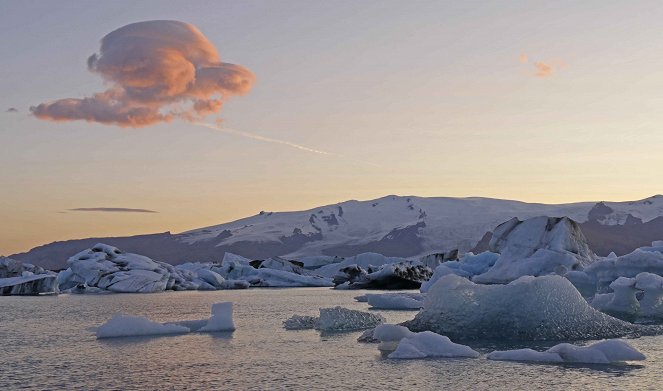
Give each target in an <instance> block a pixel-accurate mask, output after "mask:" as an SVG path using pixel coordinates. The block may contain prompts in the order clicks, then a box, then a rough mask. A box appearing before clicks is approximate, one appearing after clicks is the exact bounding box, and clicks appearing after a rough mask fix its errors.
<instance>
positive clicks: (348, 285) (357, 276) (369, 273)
mask: <svg viewBox="0 0 663 391" xmlns="http://www.w3.org/2000/svg"><path fill="white" fill-rule="evenodd" d="M432 274H433V272H432V271H431V269H430V268H429V267H427V266H424V265H422V264H421V263H420V262H419V261H405V262H399V263H388V264H384V265H382V266H379V267H373V266H369V267H368V269H366V270H364V269H363V268H362V267H361V266H359V265H350V266H346V267H344V268H341V269H340V270H339V271H338V273H337V274H336V275H335V276H334V285H336V288H337V289H418V288H419V287H421V284H422V283H423V282H425V281H427V280H428V279H430V277H431V275H432Z"/></svg>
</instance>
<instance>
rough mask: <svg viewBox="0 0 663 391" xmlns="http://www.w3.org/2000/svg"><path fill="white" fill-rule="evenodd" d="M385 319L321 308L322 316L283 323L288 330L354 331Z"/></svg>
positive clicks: (362, 313)
mask: <svg viewBox="0 0 663 391" xmlns="http://www.w3.org/2000/svg"><path fill="white" fill-rule="evenodd" d="M384 321H385V319H384V317H383V316H382V315H380V314H372V313H370V312H364V311H357V310H350V309H347V308H343V307H332V308H320V316H319V317H315V316H301V315H293V316H292V317H291V318H290V319H288V320H285V321H284V322H283V327H285V328H286V329H288V330H303V329H316V330H321V331H354V330H364V329H370V328H373V327H375V326H377V325H379V324H381V323H384Z"/></svg>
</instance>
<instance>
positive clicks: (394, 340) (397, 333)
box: [372, 324, 415, 352]
mask: <svg viewBox="0 0 663 391" xmlns="http://www.w3.org/2000/svg"><path fill="white" fill-rule="evenodd" d="M414 335H415V333H413V332H412V331H410V330H409V329H408V328H407V327H405V326H399V325H395V324H381V325H379V326H377V327H376V328H375V329H374V330H373V334H372V339H374V340H378V341H380V345H378V349H379V350H380V351H386V352H392V351H394V350H396V347H397V346H398V343H399V342H400V341H401V339H403V338H411V337H414Z"/></svg>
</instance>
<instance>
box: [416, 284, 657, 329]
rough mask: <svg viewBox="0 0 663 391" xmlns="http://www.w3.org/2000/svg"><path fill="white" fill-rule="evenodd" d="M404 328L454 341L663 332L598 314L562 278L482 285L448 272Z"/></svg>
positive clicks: (428, 294)
mask: <svg viewBox="0 0 663 391" xmlns="http://www.w3.org/2000/svg"><path fill="white" fill-rule="evenodd" d="M404 325H405V326H407V327H408V328H409V329H410V330H412V331H424V330H431V331H434V332H436V333H439V334H443V335H447V336H449V337H450V338H452V339H507V340H580V339H583V340H585V339H600V338H613V337H619V336H624V335H629V334H637V333H657V332H661V329H660V328H657V327H653V326H652V327H645V326H639V325H633V324H630V323H628V322H624V321H621V320H619V319H615V318H613V317H610V316H608V315H606V314H603V313H601V312H599V311H597V310H595V309H594V308H592V307H591V306H590V305H589V304H587V302H586V301H585V299H583V297H582V296H581V295H580V293H579V292H578V291H577V290H576V289H575V288H574V287H573V285H572V284H571V283H570V282H569V281H568V280H567V279H565V278H563V277H560V276H542V277H531V276H524V277H521V278H519V279H517V280H515V281H513V282H511V283H509V284H507V285H479V284H475V283H473V282H471V281H469V280H468V279H466V278H463V277H459V276H456V275H453V274H450V275H447V276H444V277H442V278H441V279H439V280H438V281H437V282H436V283H435V284H434V285H433V286H432V287H431V289H430V290H429V291H428V293H427V295H426V298H425V299H424V307H423V309H422V310H421V311H420V312H419V313H418V314H417V315H416V316H415V318H414V319H413V320H411V321H408V322H405V323H404Z"/></svg>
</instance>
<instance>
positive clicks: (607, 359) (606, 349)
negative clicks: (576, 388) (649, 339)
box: [487, 339, 645, 364]
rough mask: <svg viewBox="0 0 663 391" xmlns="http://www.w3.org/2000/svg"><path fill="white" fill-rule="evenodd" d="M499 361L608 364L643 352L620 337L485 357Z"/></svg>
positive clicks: (628, 359)
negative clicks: (543, 350)
mask: <svg viewBox="0 0 663 391" xmlns="http://www.w3.org/2000/svg"><path fill="white" fill-rule="evenodd" d="M487 358H488V359H489V360H499V361H532V362H567V363H581V364H610V363H615V362H622V361H638V360H644V359H645V356H644V354H642V353H640V352H639V351H638V350H637V349H635V348H634V347H632V346H631V345H629V344H628V343H627V342H626V341H623V340H621V339H610V340H606V341H600V342H597V343H594V344H592V345H589V346H576V345H571V344H569V343H561V344H559V345H555V346H553V347H552V348H550V349H548V350H546V351H545V352H537V351H535V350H532V349H517V350H506V351H494V352H492V353H490V354H489V355H488V357H487Z"/></svg>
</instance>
